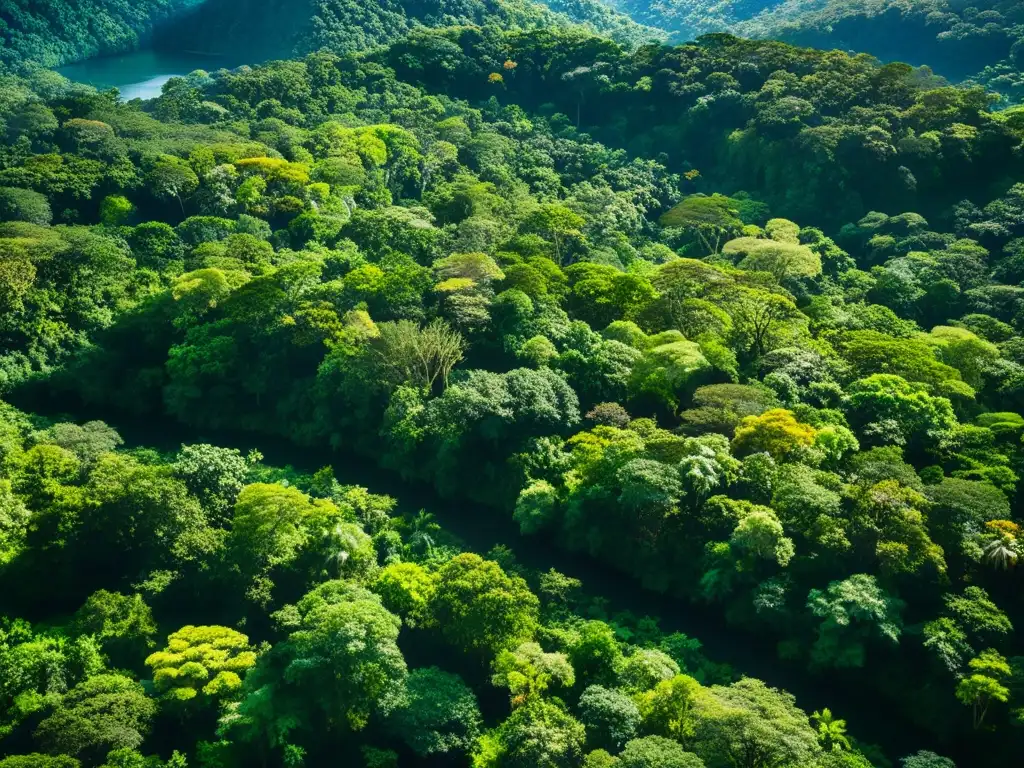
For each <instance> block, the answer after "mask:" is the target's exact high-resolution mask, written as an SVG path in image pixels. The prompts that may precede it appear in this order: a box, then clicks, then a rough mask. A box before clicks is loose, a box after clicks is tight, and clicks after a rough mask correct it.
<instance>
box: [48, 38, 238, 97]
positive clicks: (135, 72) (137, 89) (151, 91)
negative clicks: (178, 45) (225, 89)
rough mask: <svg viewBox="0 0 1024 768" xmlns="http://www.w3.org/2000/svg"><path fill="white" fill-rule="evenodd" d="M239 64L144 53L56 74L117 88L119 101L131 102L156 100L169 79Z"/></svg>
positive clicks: (89, 63)
mask: <svg viewBox="0 0 1024 768" xmlns="http://www.w3.org/2000/svg"><path fill="white" fill-rule="evenodd" d="M241 63H242V62H241V61H238V60H236V58H235V57H230V56H225V55H217V54H205V53H199V52H189V51H177V52H173V53H171V52H165V51H154V50H144V51H135V52H133V53H125V54H120V55H117V56H103V57H101V58H97V59H89V60H87V61H82V62H79V63H77V64H69V65H68V66H66V67H60V68H59V69H58V70H57V71H58V72H59V73H60V74H62V75H64V77H66V78H68V79H70V80H74V81H76V82H79V83H86V84H88V85H92V86H95V87H96V88H99V89H100V90H106V89H108V88H117V89H119V90H120V91H121V98H122V99H124V100H125V101H131V100H132V99H152V98H155V97H157V96H159V95H160V89H161V88H163V85H164V83H166V82H167V81H168V80H170V79H171V78H172V77H181V76H183V75H187V74H189V73H190V72H194V71H195V70H197V69H202V70H206V71H208V72H210V71H213V70H217V69H221V68H224V67H236V66H238V65H239V64H241Z"/></svg>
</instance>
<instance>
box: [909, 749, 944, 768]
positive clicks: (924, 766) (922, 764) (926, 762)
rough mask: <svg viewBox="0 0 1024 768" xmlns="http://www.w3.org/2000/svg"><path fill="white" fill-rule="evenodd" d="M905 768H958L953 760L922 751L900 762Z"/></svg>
mask: <svg viewBox="0 0 1024 768" xmlns="http://www.w3.org/2000/svg"><path fill="white" fill-rule="evenodd" d="M900 765H901V766H902V767H903V768H956V765H955V764H954V763H953V761H952V760H950V759H949V758H946V757H940V756H939V755H936V754H935V753H934V752H928V751H927V750H924V749H922V750H921V751H920V752H917V753H915V754H913V755H909V756H907V757H904V758H903V759H902V760H900Z"/></svg>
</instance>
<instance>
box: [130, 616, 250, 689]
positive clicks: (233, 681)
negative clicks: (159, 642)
mask: <svg viewBox="0 0 1024 768" xmlns="http://www.w3.org/2000/svg"><path fill="white" fill-rule="evenodd" d="M255 664H256V654H255V652H254V651H253V650H252V649H251V647H250V645H249V638H248V637H246V636H245V635H243V634H241V633H240V632H235V631H234V630H232V629H228V628H227V627H194V626H191V625H190V626H187V627H182V628H181V629H179V630H178V631H177V632H172V633H171V634H170V635H168V636H167V647H166V648H165V649H164V650H162V651H157V652H156V653H153V654H151V655H150V656H149V657H148V658H147V659H146V666H147V667H149V668H150V669H152V670H153V685H154V687H155V688H156V691H157V692H158V693H159V694H160V696H161V698H162V699H164V700H165V701H167V702H169V703H171V704H185V703H187V702H189V701H191V700H193V699H195V698H196V697H199V696H201V697H202V698H203V699H205V700H213V701H217V700H221V699H225V698H232V697H234V696H235V695H237V692H238V691H239V689H241V687H242V678H243V676H244V675H245V673H246V672H247V671H248V670H249V669H251V668H252V667H253V666H254V665H255Z"/></svg>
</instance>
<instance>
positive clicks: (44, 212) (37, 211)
mask: <svg viewBox="0 0 1024 768" xmlns="http://www.w3.org/2000/svg"><path fill="white" fill-rule="evenodd" d="M52 218H53V213H52V212H51V211H50V201H49V200H47V199H46V195H41V194H40V193H38V192H34V191H33V190H31V189H18V188H16V187H0V221H28V222H31V223H32V224H39V225H41V226H45V225H47V224H49V223H50V219H52Z"/></svg>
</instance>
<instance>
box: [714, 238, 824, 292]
mask: <svg viewBox="0 0 1024 768" xmlns="http://www.w3.org/2000/svg"><path fill="white" fill-rule="evenodd" d="M722 253H723V255H725V256H728V257H730V258H733V259H739V263H738V264H737V266H738V267H739V268H740V269H746V270H751V271H756V272H767V273H769V274H770V275H771V276H772V277H774V278H775V280H776V281H777V282H780V283H781V282H783V281H784V280H787V279H789V278H801V277H817V276H818V275H820V274H821V257H820V256H819V255H818V254H816V253H815V252H814V251H812V250H811V249H810V248H808V247H807V246H806V245H800V244H799V243H797V242H792V243H791V242H780V241H777V240H774V239H764V238H757V237H739V238H736V239H735V240H730V241H729V242H727V243H726V244H725V245H724V246H723V247H722Z"/></svg>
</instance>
